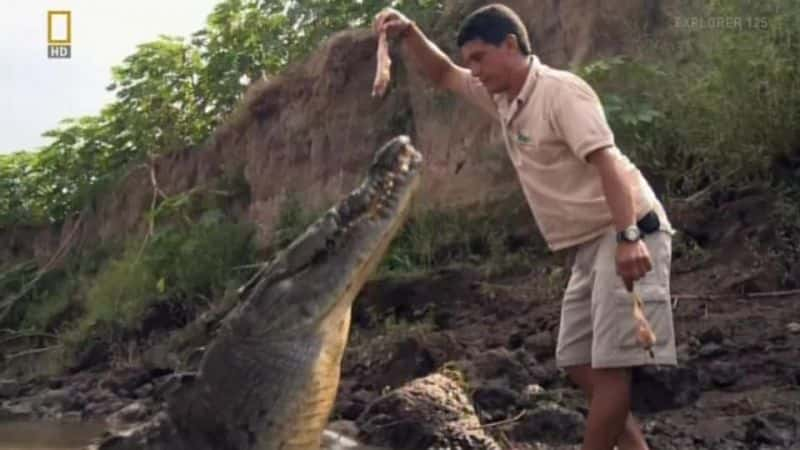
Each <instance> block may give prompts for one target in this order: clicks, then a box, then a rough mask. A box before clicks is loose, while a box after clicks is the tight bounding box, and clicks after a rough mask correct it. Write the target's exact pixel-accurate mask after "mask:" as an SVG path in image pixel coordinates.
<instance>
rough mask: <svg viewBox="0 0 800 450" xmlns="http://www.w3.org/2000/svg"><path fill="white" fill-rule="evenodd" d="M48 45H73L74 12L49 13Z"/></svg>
mask: <svg viewBox="0 0 800 450" xmlns="http://www.w3.org/2000/svg"><path fill="white" fill-rule="evenodd" d="M47 43H48V44H50V45H69V44H71V43H72V11H47Z"/></svg>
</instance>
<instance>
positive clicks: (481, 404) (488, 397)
mask: <svg viewBox="0 0 800 450" xmlns="http://www.w3.org/2000/svg"><path fill="white" fill-rule="evenodd" d="M519 397H520V394H519V393H517V392H516V391H514V390H512V389H509V388H507V387H504V386H480V387H478V388H477V389H475V391H474V392H473V393H472V401H473V403H474V405H475V409H476V410H477V412H478V414H479V415H480V417H481V418H482V419H484V421H490V422H492V421H496V420H501V419H505V418H507V417H508V416H509V411H510V410H513V409H514V407H516V406H517V399H518V398H519Z"/></svg>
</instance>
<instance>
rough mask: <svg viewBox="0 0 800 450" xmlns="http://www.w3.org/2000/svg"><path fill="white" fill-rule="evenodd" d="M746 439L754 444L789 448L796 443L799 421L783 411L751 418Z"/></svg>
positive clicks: (747, 425)
mask: <svg viewBox="0 0 800 450" xmlns="http://www.w3.org/2000/svg"><path fill="white" fill-rule="evenodd" d="M745 427H746V429H747V432H746V439H747V441H749V442H751V443H753V444H767V445H778V446H782V447H788V446H789V445H791V444H793V443H796V440H797V439H798V438H800V436H798V431H797V427H798V420H797V419H796V418H795V417H794V416H791V415H789V414H786V413H784V412H781V411H773V412H770V413H766V414H761V415H758V416H756V417H753V418H751V419H750V420H749V421H747V423H746V425H745Z"/></svg>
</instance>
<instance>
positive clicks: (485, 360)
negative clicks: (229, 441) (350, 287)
mask: <svg viewBox="0 0 800 450" xmlns="http://www.w3.org/2000/svg"><path fill="white" fill-rule="evenodd" d="M678 253H680V252H678ZM734 253H736V252H734ZM715 254H716V255H717V257H715V258H712V259H706V260H704V261H702V264H696V263H695V262H693V261H692V260H691V258H690V256H691V255H690V254H688V253H685V252H684V254H678V258H677V260H676V261H675V262H674V264H673V267H674V271H673V278H672V292H673V295H675V297H676V300H677V301H675V302H673V308H674V317H675V326H676V335H677V344H678V349H679V350H678V351H679V361H680V364H679V367H678V368H674V369H669V370H649V369H648V370H638V371H637V372H636V373H635V394H634V403H635V406H636V410H637V412H638V415H639V417H640V418H641V420H642V423H643V426H644V428H645V431H646V434H647V437H648V440H649V441H650V443H651V448H652V449H654V450H670V449H715V450H716V449H721V450H725V449H748V450H749V449H800V294H794V295H785V293H783V294H781V293H777V294H776V295H760V296H757V297H752V296H749V295H748V294H744V293H743V292H746V291H754V290H761V291H764V289H763V287H764V286H770V285H772V286H774V280H771V279H770V277H771V274H772V273H773V271H772V269H769V268H765V267H766V266H764V265H763V264H761V263H759V264H756V266H758V267H756V268H752V267H751V269H752V270H750V269H747V267H748V264H750V263H751V262H752V261H753V259H752V257H751V256H748V254H744V253H742V252H739V253H738V256H737V257H735V258H733V257H731V256H730V255H731V254H730V253H728V254H727V256H725V255H726V253H725V252H722V251H717V252H716V253H715ZM562 259H563V258H561V257H559V256H557V255H553V256H548V257H543V258H542V259H541V261H539V262H537V263H536V264H534V265H531V266H530V267H523V268H518V269H517V270H515V273H516V274H515V275H509V276H503V277H493V278H490V277H487V276H485V275H484V274H483V272H480V271H479V270H477V269H475V268H469V267H451V268H447V269H439V270H437V271H435V272H433V273H425V274H420V275H407V276H402V277H394V278H390V279H383V280H376V281H372V282H370V283H368V284H367V285H366V287H365V288H364V290H363V291H362V293H361V295H360V297H359V299H358V300H357V302H356V306H355V308H354V312H353V325H352V330H351V339H350V344H349V347H348V349H347V352H346V354H345V357H344V361H343V364H342V365H343V367H342V369H343V370H342V381H341V385H340V392H339V397H338V399H337V402H336V405H335V410H334V413H333V417H332V420H334V421H345V422H339V423H340V424H341V423H345V424H347V425H346V426H345V428H347V429H348V430H350V432H353V431H354V430H355V429H356V428H354V427H358V426H362V425H365V424H369V423H370V422H369V420H370V418H369V417H367V416H368V415H369V414H368V412H367V411H368V407H369V405H370V404H372V403H373V402H374V401H375V400H377V399H378V398H380V397H381V395H382V394H385V393H387V392H389V391H391V390H392V389H394V388H400V387H402V386H404V385H406V384H407V383H408V382H410V381H412V380H418V379H420V378H422V377H425V376H427V375H430V374H432V373H436V372H439V373H443V374H446V375H447V376H448V377H450V378H451V379H453V380H457V381H458V385H460V386H461V387H462V388H463V389H464V390H465V391H466V394H467V398H468V399H469V400H470V401H471V403H472V405H473V406H474V408H475V411H476V413H477V416H478V419H479V420H480V422H481V424H482V426H483V427H484V428H485V430H486V431H487V432H488V433H489V434H490V435H491V436H493V437H494V438H495V439H496V440H497V441H498V442H499V443H500V444H501V445H503V446H504V447H506V448H515V449H573V448H577V447H575V445H576V444H577V443H578V442H579V440H580V433H581V430H582V427H583V426H584V421H585V415H586V413H587V409H586V405H585V402H584V400H583V397H582V395H581V394H580V392H578V391H577V390H576V389H575V387H574V386H573V385H572V384H571V383H570V382H569V381H568V380H567V379H566V377H565V376H564V374H563V373H561V372H560V371H559V370H557V369H556V368H555V365H554V360H553V356H554V351H555V342H556V336H557V332H558V320H559V306H560V305H559V297H560V295H561V292H562V290H563V287H564V285H565V283H566V280H567V275H568V270H567V268H566V266H565V265H564V263H563V260H562ZM750 265H751V266H752V264H750ZM737 292H738V293H737ZM706 294H716V295H719V297H712V298H707V297H703V295H706ZM687 296H690V297H689V298H687ZM691 296H694V297H691ZM170 373H171V370H166V369H153V368H150V369H145V368H142V367H136V365H135V364H134V365H129V366H128V367H124V368H119V367H117V368H114V369H110V368H109V366H108V365H107V364H99V365H95V366H91V367H87V368H84V369H83V370H81V371H79V372H77V373H73V374H70V375H64V376H60V377H35V378H33V379H30V380H7V381H4V382H0V419H2V418H16V419H19V418H60V419H74V420H93V419H97V418H104V417H107V416H109V415H110V414H112V413H114V412H117V411H120V410H122V412H121V413H117V414H116V415H114V416H112V418H113V419H114V420H120V421H126V422H130V421H137V420H142V419H144V418H146V417H148V416H149V415H151V414H152V413H153V412H154V411H155V410H156V409H157V408H158V404H159V402H160V401H161V400H162V398H161V394H160V392H162V388H163V386H164V384H166V383H167V380H168V379H169V377H170ZM3 399H5V400H3ZM545 404H546V405H545ZM126 405H132V406H127V408H125V407H126ZM361 431H362V434H361V435H360V436H359V437H360V438H361V440H362V441H366V442H367V443H370V444H375V445H385V446H391V447H393V448H403V443H404V442H406V441H404V439H410V437H409V436H411V435H413V434H414V433H415V432H416V431H415V429H414V428H413V427H412V428H409V429H406V430H405V431H404V432H405V433H406V434H405V435H403V434H402V433H401V434H400V435H397V434H395V435H394V436H393V437H387V435H386V434H385V433H384V434H382V433H383V432H382V431H380V430H379V431H377V432H375V430H372V431H371V432H370V433H367V434H364V430H363V429H362V430H361ZM409 433H410V434H409ZM398 436H399V437H398ZM398 440H399V441H398ZM389 444H391V445H389ZM405 448H410V447H405ZM476 448H480V447H476Z"/></svg>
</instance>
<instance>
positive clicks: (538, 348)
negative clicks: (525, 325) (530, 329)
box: [525, 331, 556, 359]
mask: <svg viewBox="0 0 800 450" xmlns="http://www.w3.org/2000/svg"><path fill="white" fill-rule="evenodd" d="M525 348H527V349H528V350H530V351H531V352H532V353H533V354H534V356H536V358H537V359H546V358H550V357H552V356H553V355H554V354H555V349H556V342H555V340H554V339H553V336H552V335H551V334H550V332H549V331H542V332H540V333H536V334H534V335H531V336H528V338H527V339H526V340H525Z"/></svg>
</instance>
